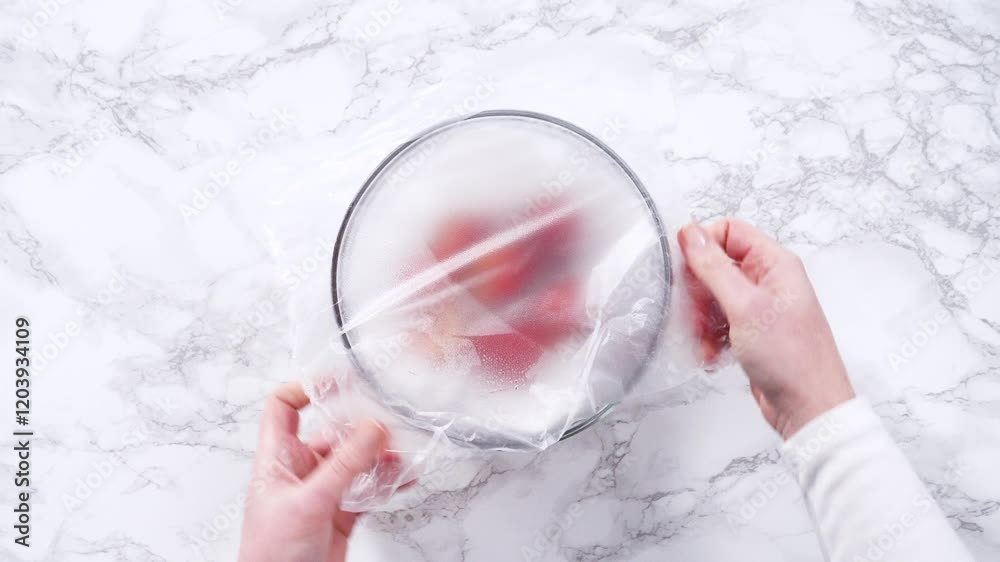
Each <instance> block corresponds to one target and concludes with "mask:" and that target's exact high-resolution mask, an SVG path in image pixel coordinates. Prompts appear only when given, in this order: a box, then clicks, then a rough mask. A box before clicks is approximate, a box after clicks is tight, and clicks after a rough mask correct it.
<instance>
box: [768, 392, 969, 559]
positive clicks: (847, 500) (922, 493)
mask: <svg viewBox="0 0 1000 562" xmlns="http://www.w3.org/2000/svg"><path fill="white" fill-rule="evenodd" d="M783 449H784V455H785V457H786V458H787V459H788V460H789V461H791V463H792V465H793V467H794V471H795V474H796V477H797V478H798V481H799V484H800V485H801V486H802V490H803V493H804V494H805V498H806V502H807V504H808V505H809V509H810V511H811V512H812V517H813V520H814V521H815V524H816V528H817V531H818V533H819V537H820V542H821V545H822V547H823V549H824V551H825V554H826V557H827V560H830V561H832V562H874V561H878V562H922V561H927V562H931V561H933V562H944V561H947V562H967V561H972V556H971V555H970V554H969V552H968V550H967V549H966V548H965V546H964V545H963V544H962V542H961V541H960V540H959V538H958V536H957V535H956V534H955V531H954V530H953V529H952V528H951V526H950V525H949V523H948V520H947V518H945V517H944V515H943V514H942V513H941V510H940V509H939V508H938V505H937V503H936V502H935V501H934V499H933V498H932V497H931V496H930V494H929V493H928V491H927V488H926V487H924V485H923V483H922V482H921V481H920V479H919V478H918V477H917V475H916V473H914V471H913V468H912V467H911V466H910V464H909V462H907V460H906V457H904V456H903V453H902V452H901V451H900V450H899V448H898V447H897V446H896V444H895V443H894V442H893V440H892V438H891V437H890V435H889V433H888V432H887V431H886V429H885V427H884V426H883V425H882V422H881V420H879V418H878V416H877V415H876V414H875V412H874V411H873V410H872V408H871V406H870V405H869V404H868V401H867V400H864V399H862V398H855V399H853V400H851V401H849V402H846V403H844V404H841V405H840V406H837V407H836V408H834V409H833V410H830V411H829V412H827V413H826V414H824V415H822V416H820V417H819V418H816V419H815V420H813V421H811V422H810V423H808V424H807V425H806V426H805V427H803V428H802V429H801V430H799V432H798V433H796V434H795V435H793V436H792V438H791V439H789V440H788V441H787V442H785V444H784V446H783Z"/></svg>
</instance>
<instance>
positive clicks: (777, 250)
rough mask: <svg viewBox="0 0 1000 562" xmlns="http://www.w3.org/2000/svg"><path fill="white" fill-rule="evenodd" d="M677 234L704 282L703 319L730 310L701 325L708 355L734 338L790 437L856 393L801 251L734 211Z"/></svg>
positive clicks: (755, 386) (755, 388) (763, 404)
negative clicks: (790, 248) (736, 216)
mask: <svg viewBox="0 0 1000 562" xmlns="http://www.w3.org/2000/svg"><path fill="white" fill-rule="evenodd" d="M677 237H678V242H679V243H680V246H681V250H682V251H683V253H684V257H685V258H686V260H687V267H688V269H689V270H690V274H691V276H692V277H694V278H695V279H696V280H697V282H698V283H700V284H701V287H698V286H695V287H694V289H693V290H692V293H693V299H694V300H695V306H696V307H697V308H698V309H699V310H700V311H702V315H701V317H702V319H704V318H711V317H712V314H711V311H712V310H713V309H716V310H718V309H721V313H722V314H724V318H720V319H719V320H720V321H719V322H717V323H715V324H714V325H705V324H704V323H703V324H701V325H700V329H699V335H700V337H701V345H702V355H703V356H704V357H705V358H706V359H708V360H712V359H713V358H714V357H715V356H716V355H718V351H719V349H720V348H721V347H722V346H724V345H726V344H728V345H731V346H732V349H733V352H734V354H735V355H736V358H737V359H738V360H739V362H740V364H741V365H742V366H743V369H744V370H745V371H746V373H747V376H748V377H749V378H750V390H751V392H752V393H753V395H754V398H756V400H757V403H758V405H759V406H760V411H761V413H762V414H763V415H764V419H766V420H767V422H768V423H770V424H771V427H773V428H774V429H775V430H777V431H778V433H780V434H781V436H782V438H784V439H788V438H789V437H791V436H792V435H793V434H795V432H796V431H798V430H799V429H800V428H801V427H802V426H803V425H805V424H806V423H808V422H809V421H810V420H812V419H814V418H816V417H817V416H819V415H820V414H822V413H824V412H826V411H827V410H830V409H831V408H833V407H834V406H836V405H838V404H841V403H843V402H846V401H848V400H850V399H851V398H853V397H854V389H853V388H852V387H851V383H850V380H848V378H847V369H846V368H845V367H844V363H843V360H842V359H841V357H840V352H838V351H837V344H836V343H835V342H834V339H833V333H832V332H831V331H830V325H829V324H828V323H827V321H826V316H824V314H823V310H822V308H820V305H819V301H818V300H817V298H816V293H815V292H814V291H813V287H812V284H811V283H810V282H809V277H808V276H807V275H806V271H805V268H804V267H803V266H802V261H801V260H800V259H799V258H798V257H797V256H796V255H795V254H793V253H792V252H790V251H788V250H786V249H785V248H782V247H781V246H780V245H779V244H778V243H777V242H775V241H774V240H772V239H771V238H769V237H768V236H767V235H765V234H764V233H762V232H760V231H759V230H757V229H755V228H753V227H752V226H750V225H748V224H746V223H744V222H742V221H739V220H737V219H731V218H726V219H722V220H719V221H717V222H715V223H713V224H712V225H710V226H708V227H707V228H706V227H702V226H700V225H697V224H690V225H688V226H685V227H684V228H683V229H681V231H680V232H679V233H678V236H677ZM706 289H707V290H706ZM713 301H714V302H713ZM703 322H704V320H703ZM727 331H728V339H727V338H726V337H725V336H726V332H727ZM719 332H721V334H720V333H719ZM720 335H722V336H723V337H722V338H720V337H719V336H720Z"/></svg>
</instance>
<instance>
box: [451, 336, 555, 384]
mask: <svg viewBox="0 0 1000 562" xmlns="http://www.w3.org/2000/svg"><path fill="white" fill-rule="evenodd" d="M465 337H466V338H467V339H468V340H469V341H470V342H472V346H473V347H474V348H475V349H476V354H477V355H479V360H480V361H482V363H483V366H484V367H485V368H486V369H487V370H488V371H489V372H491V373H493V374H495V375H497V382H500V383H506V384H514V385H517V384H520V383H523V382H525V380H526V378H527V377H526V375H527V373H528V371H529V370H530V369H531V368H532V367H533V366H534V365H535V363H538V359H539V358H540V357H541V356H542V351H543V350H542V347H541V346H539V345H538V344H536V343H535V342H533V341H531V340H530V339H528V338H527V337H525V336H524V335H522V334H518V333H506V334H490V335H486V336H465Z"/></svg>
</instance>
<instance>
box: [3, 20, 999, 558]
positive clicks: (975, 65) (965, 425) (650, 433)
mask: <svg viewBox="0 0 1000 562" xmlns="http://www.w3.org/2000/svg"><path fill="white" fill-rule="evenodd" d="M0 29H2V30H3V33H2V35H0V37H2V39H0V131H2V134H0V234H2V235H0V280H2V286H3V287H4V291H3V293H4V296H3V298H2V299H0V310H2V311H3V314H2V320H0V321H3V322H12V321H13V318H15V317H16V316H17V315H27V316H28V317H30V318H31V320H32V322H33V324H34V326H35V328H34V334H35V335H34V353H35V354H36V359H37V360H36V366H35V374H34V375H33V377H34V379H33V382H34V386H33V397H34V414H33V420H32V423H33V426H34V429H35V430H36V433H37V438H36V440H35V442H34V447H35V457H34V465H33V471H34V473H35V477H36V479H37V491H36V493H35V495H34V497H35V500H34V501H35V503H34V506H33V510H34V519H33V533H32V542H33V546H32V548H31V550H30V551H27V552H25V551H24V550H22V549H20V547H16V546H14V545H12V544H11V543H10V542H9V541H6V542H4V544H3V545H2V547H0V548H2V555H0V557H2V558H4V559H13V560H53V561H56V560H58V561H64V560H88V561H90V560H92V561H99V560H198V559H210V560H231V559H234V557H235V553H236V548H237V542H238V527H239V506H237V505H235V503H234V502H235V500H236V498H237V496H238V494H239V493H240V492H241V491H242V489H243V488H244V487H245V486H246V483H247V481H248V478H249V463H250V459H251V458H252V455H253V450H254V441H255V430H256V421H257V418H258V416H259V414H260V403H261V398H262V397H263V396H264V395H265V394H266V393H267V391H268V390H269V389H271V388H272V387H273V386H274V385H275V384H276V383H277V382H278V381H282V380H288V379H291V378H294V376H295V375H294V373H293V369H292V367H291V364H290V363H291V362H290V357H289V344H288V333H289V331H290V328H291V326H290V324H291V320H290V317H289V314H288V312H287V307H288V304H289V300H290V298H291V297H290V295H289V293H291V292H294V290H293V289H292V287H296V288H297V287H298V286H299V285H300V282H303V281H304V280H305V279H307V278H311V277H312V276H314V275H325V274H326V272H325V271H323V269H324V268H318V269H317V268H316V267H314V264H313V262H311V261H310V260H309V256H319V257H320V258H322V259H328V256H329V251H330V245H329V240H331V239H332V237H333V236H334V235H335V233H336V229H337V226H338V224H339V217H340V214H341V213H342V212H343V208H344V207H345V205H346V204H347V202H348V201H349V199H350V197H351V196H352V195H353V193H354V191H355V190H356V188H357V187H358V186H359V185H360V183H361V181H363V179H364V178H365V176H366V175H367V174H368V173H369V171H370V170H371V169H372V167H373V166H374V165H375V164H376V163H377V162H378V161H379V160H380V159H381V157H382V156H383V155H384V154H385V153H386V152H387V151H388V150H389V149H390V148H392V147H393V146H394V145H395V144H396V143H398V142H399V141H400V140H403V139H405V138H406V137H408V136H410V135H411V134H412V133H414V132H416V131H418V130H420V129H422V128H423V127H425V126H427V125H430V124H432V123H434V122H436V121H439V120H441V119H444V118H447V117H450V116H454V115H458V114H461V113H465V112H469V111H477V110H480V109H487V108H502V107H503V108H520V109H532V110H536V111H542V112H547V113H551V114H554V115H557V116H560V117H563V118H566V119H569V120H571V121H574V122H576V123H578V124H579V125H581V126H584V127H585V128H588V129H590V130H592V131H594V132H595V133H597V134H598V135H599V136H601V137H602V138H604V139H605V140H607V141H608V142H609V143H610V144H611V146H612V147H613V148H614V149H615V150H616V151H618V152H619V153H620V154H621V155H622V156H623V157H624V158H625V159H626V160H627V161H628V162H629V163H630V164H631V165H632V166H633V167H634V168H635V169H636V171H637V172H638V173H639V175H640V176H641V177H642V179H643V181H644V182H645V183H646V184H647V186H649V188H650V190H651V191H652V192H653V195H654V197H655V198H656V199H657V201H658V203H659V204H660V207H661V210H662V211H663V212H664V215H665V216H666V217H667V219H668V221H669V222H670V223H671V224H672V225H673V226H675V227H676V226H679V224H680V222H681V221H683V220H687V219H689V218H695V219H699V220H700V219H709V218H712V217H715V216H720V215H723V214H734V215H738V216H741V217H743V218H746V219H747V220H749V221H751V222H753V223H755V224H757V225H759V226H760V227H762V228H764V229H765V230H768V231H769V232H771V233H773V234H775V235H776V236H777V237H778V239H779V240H780V241H781V242H783V243H785V244H787V245H789V246H790V247H792V248H794V249H795V250H796V251H797V252H799V253H800V254H801V255H802V256H803V257H804V259H805V261H806V263H807V266H808V269H809V272H810V276H811V277H812V279H813V281H814V283H815V284H816V286H817V290H818V292H819V294H820V297H821V300H822V302H823V304H824V307H825V309H826V312H827V315H828V316H829V318H830V321H831V323H832V325H833V327H834V331H835V333H836V335H837V338H838V343H839V345H840V347H841V350H842V352H843V354H844V356H845V360H846V361H847V363H848V365H849V368H850V370H851V375H852V378H853V379H854V381H855V385H856V387H857V388H858V389H859V390H860V391H861V392H862V393H864V394H866V395H867V396H868V397H869V398H870V399H871V400H872V402H873V403H874V404H875V405H876V409H877V411H878V413H879V414H880V415H881V416H882V417H883V419H884V421H885V423H886V425H887V426H888V427H889V429H890V430H891V432H892V433H893V435H894V436H895V437H896V439H897V440H898V441H899V443H900V444H901V446H902V447H903V449H904V451H905V453H906V455H907V456H908V457H909V458H910V459H911V460H912V461H913V462H914V464H915V466H916V468H917V471H918V472H919V474H920V475H921V477H922V478H923V479H924V480H925V481H926V482H927V483H928V486H929V488H930V490H931V492H932V493H933V495H934V496H935V497H936V498H937V500H938V501H939V502H940V503H941V505H942V507H943V509H944V511H945V513H946V514H947V515H948V517H949V518H950V519H951V521H952V523H953V525H954V526H955V527H956V528H957V529H958V532H959V534H960V536H961V538H962V539H963V540H964V541H965V543H966V544H967V545H968V546H969V548H970V550H971V551H972V552H973V553H974V555H975V556H976V557H977V559H981V560H992V559H996V558H998V557H1000V513H998V509H1000V480H998V479H997V478H996V470H997V467H998V466H1000V382H998V381H1000V378H998V374H1000V358H998V357H1000V355H998V352H1000V275H997V271H998V269H1000V5H998V4H997V3H996V2H992V1H990V0H961V1H955V2H947V3H936V2H913V1H909V0H904V1H902V2H869V1H863V2H840V1H833V2H827V1H818V0H812V1H806V2H793V1H789V0H774V1H767V2H765V1H755V0H745V1H739V0H732V1H726V0H717V1H716V0H695V1H693V2H688V3H683V2H674V3H661V2H640V1H635V2H631V1H630V2H617V3H613V2H609V1H600V0H598V1H587V0H568V1H563V2H535V1H513V0H512V1H503V2H494V3H489V4H484V3H478V2H472V1H449V0H428V1H424V2H404V1H403V0H399V1H398V2H381V1H371V2H369V1H360V2H290V3H275V2H265V1H263V0H211V1H209V0H203V1H198V2H195V1H188V2H169V3H164V2H143V1H139V2H129V3H108V2H95V1H89V0H47V1H45V0H43V1H37V2H36V1H30V0H25V1H18V2H13V3H9V4H8V5H7V6H5V9H4V10H3V13H2V15H0ZM316 261H321V260H316ZM302 284H304V283H302ZM5 411H6V410H5ZM777 445H778V441H777V438H776V436H775V435H773V433H772V432H771V431H770V429H769V428H768V427H767V426H766V424H765V423H764V422H763V421H762V420H761V419H760V416H759V414H758V412H757V411H756V407H755V405H754V403H753V401H752V399H751V397H750V394H749V391H748V389H747V386H746V384H745V381H744V379H743V377H742V374H741V373H740V372H739V371H738V369H736V368H734V367H729V368H725V369H722V370H720V371H718V372H715V373H712V374H711V375H709V376H699V377H695V378H694V379H692V380H691V381H689V382H688V383H687V384H684V385H682V386H680V387H677V388H675V389H673V390H671V391H669V392H667V393H665V394H664V395H662V396H655V397H645V399H643V400H639V401H637V402H636V403H634V404H631V405H629V406H627V407H623V408H620V409H618V410H616V411H614V412H613V414H612V415H611V416H610V417H609V418H608V419H606V420H605V421H604V422H602V423H601V424H599V425H598V426H596V427H595V428H593V429H592V430H589V431H587V432H585V433H583V434H581V435H578V436H576V437H574V438H572V439H571V440H569V441H566V442H564V443H562V444H560V445H558V446H556V447H554V448H552V449H550V450H548V451H546V452H545V453H544V454H541V455H497V456H496V457H495V458H490V459H488V461H487V462H482V463H479V464H470V465H468V466H460V467H455V468H453V469H449V470H446V471H443V472H442V473H440V474H435V475H433V478H431V479H430V481H429V482H428V486H426V488H425V489H420V490H418V491H417V492H414V496H413V497H411V499H410V500H411V501H410V502H409V504H407V506H406V507H404V508H400V509H397V510H395V511H390V512H385V513H378V514H372V515H371V516H369V517H368V518H367V519H366V520H365V523H364V524H363V525H362V526H360V527H359V529H358V531H357V533H356V538H355V542H354V544H353V546H352V550H351V553H350V558H351V559H352V560H357V561H360V560H469V561H475V560H511V559H515V560H705V561H709V560H711V561H717V560H761V561H774V560H795V561H810V560H821V559H822V557H821V554H820V550H819V546H818V544H817V541H816V537H815V533H814V531H813V529H812V525H811V522H810V520H809V517H808V514H807V511H806V509H805V507H804V505H803V503H802V498H801V494H800V493H799V491H798V488H797V487H796V485H795V484H794V483H792V482H791V481H790V480H788V478H787V476H788V473H787V470H786V469H785V467H784V465H783V464H782V462H781V460H780V458H779V455H778V452H777ZM112 459H114V460H115V463H114V464H113V465H110V466H112V468H111V469H110V471H109V470H108V469H107V466H109V463H110V461H111V460H112ZM119 460H120V461H121V462H118V461H119ZM0 467H2V468H0V471H2V472H3V474H4V476H5V478H6V479H7V480H8V481H9V480H10V477H11V476H12V474H13V470H12V467H11V465H10V464H9V463H8V462H7V461H6V460H5V461H4V462H3V463H2V464H0ZM12 490H13V489H12V487H11V486H5V487H2V488H0V498H2V500H3V501H2V504H3V505H5V506H7V505H10V504H11V501H12V500H13V496H12V495H11V494H12Z"/></svg>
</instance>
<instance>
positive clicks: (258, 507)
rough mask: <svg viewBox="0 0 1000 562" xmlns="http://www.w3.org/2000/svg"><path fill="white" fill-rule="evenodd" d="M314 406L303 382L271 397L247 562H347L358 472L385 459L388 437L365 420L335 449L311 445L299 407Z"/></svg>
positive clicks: (253, 491) (249, 520) (252, 494)
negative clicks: (303, 436)
mask: <svg viewBox="0 0 1000 562" xmlns="http://www.w3.org/2000/svg"><path fill="white" fill-rule="evenodd" d="M308 403H309V398H308V397H307V396H306V395H305V393H304V392H303V391H302V386H301V385H300V384H299V383H289V384H286V385H285V386H282V387H281V388H279V389H278V390H277V391H275V393H274V394H272V395H271V396H270V397H269V398H268V399H267V404H266V405H265V407H264V415H263V417H262V419H261V423H260V434H259V436H258V443H257V455H256V457H255V458H254V468H253V477H252V479H251V483H250V490H249V493H248V498H247V503H246V510H245V513H244V517H243V531H242V537H241V539H240V558H239V559H240V562H272V561H279V560H280V561H282V562H284V561H295V562H316V561H326V562H341V561H343V560H344V558H345V556H346V554H347V537H348V536H350V534H351V530H352V529H353V528H354V523H355V521H356V519H357V516H358V514H356V513H349V512H345V511H342V510H341V509H340V500H341V498H342V497H343V495H344V493H346V492H347V490H348V489H350V486H351V482H352V481H353V480H354V477H355V476H357V475H359V474H361V473H363V472H366V471H368V470H369V469H371V468H372V467H373V466H375V464H376V463H377V462H378V461H379V459H381V458H385V455H387V453H386V450H385V448H386V443H387V441H388V437H387V435H386V433H385V430H383V429H382V428H381V427H380V426H379V425H378V424H376V423H375V422H372V421H368V422H364V423H361V424H359V425H357V426H356V427H355V428H354V430H353V431H352V432H351V434H350V435H349V436H348V437H347V439H345V440H344V441H343V442H342V443H341V444H340V445H338V446H337V447H336V449H335V450H333V451H331V450H330V445H329V444H328V443H327V442H326V440H323V439H319V440H316V441H315V442H313V443H309V444H306V443H303V442H302V441H301V440H300V439H299V437H298V430H299V410H301V409H302V408H303V407H305V406H306V405H307V404H308Z"/></svg>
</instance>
